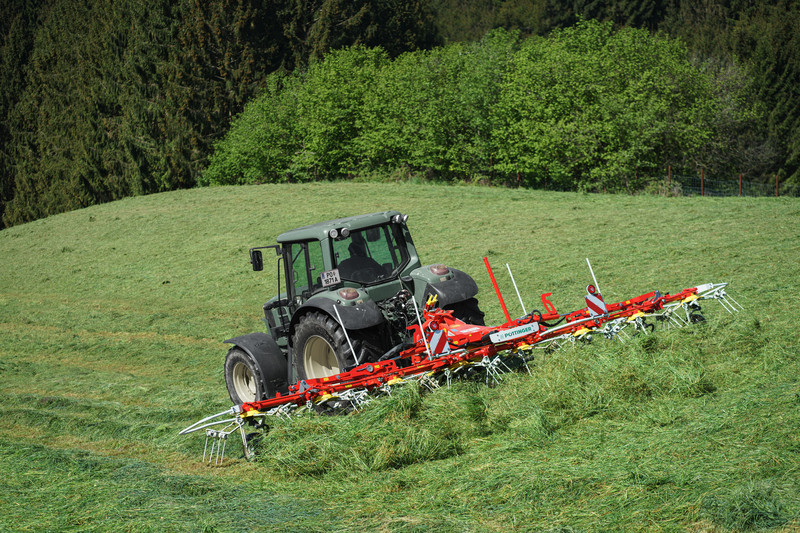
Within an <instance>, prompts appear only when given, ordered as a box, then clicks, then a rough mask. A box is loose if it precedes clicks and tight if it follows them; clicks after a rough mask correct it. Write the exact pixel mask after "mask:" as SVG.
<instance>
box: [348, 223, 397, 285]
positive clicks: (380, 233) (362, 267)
mask: <svg viewBox="0 0 800 533" xmlns="http://www.w3.org/2000/svg"><path fill="white" fill-rule="evenodd" d="M401 242H402V236H401V235H400V228H399V227H398V226H397V225H395V224H388V225H385V226H376V227H374V228H366V229H363V230H356V231H352V232H351V233H350V235H349V236H347V237H345V238H343V239H340V240H335V241H333V257H334V261H335V262H336V266H337V268H338V269H339V277H340V278H341V279H343V280H349V281H355V282H358V283H363V284H369V283H375V282H377V281H382V280H385V279H387V278H391V277H393V276H396V275H397V273H398V272H400V270H401V268H402V267H403V266H404V265H405V264H406V263H407V262H408V252H407V251H406V249H405V247H403V246H401V245H399V244H398V243H401Z"/></svg>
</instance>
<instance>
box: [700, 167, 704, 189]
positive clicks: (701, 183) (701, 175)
mask: <svg viewBox="0 0 800 533" xmlns="http://www.w3.org/2000/svg"><path fill="white" fill-rule="evenodd" d="M700 196H705V194H704V192H703V169H702V168H701V169H700Z"/></svg>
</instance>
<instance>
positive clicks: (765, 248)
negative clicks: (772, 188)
mask: <svg viewBox="0 0 800 533" xmlns="http://www.w3.org/2000/svg"><path fill="white" fill-rule="evenodd" d="M389 208H396V209H399V210H401V211H403V212H406V213H409V214H410V216H411V218H410V221H409V225H410V227H411V230H412V233H413V235H414V238H415V244H416V246H417V248H418V250H419V252H420V255H421V256H422V258H423V261H427V262H434V261H436V262H438V261H442V262H446V263H448V264H450V265H452V266H455V267H457V268H460V269H462V270H465V271H467V272H470V273H471V274H473V276H474V277H475V278H476V279H477V281H478V283H479V286H480V290H481V293H480V296H481V301H482V306H483V308H484V309H485V310H486V311H487V319H488V320H489V321H490V322H500V321H502V312H501V311H500V308H499V305H497V303H496V300H495V299H494V296H493V293H492V290H491V289H490V283H489V280H488V276H487V275H486V274H485V270H484V268H483V261H482V258H483V256H488V257H489V259H490V261H491V262H492V265H493V267H494V270H495V273H496V274H497V276H498V279H499V282H500V284H501V288H502V289H503V291H504V295H505V296H506V299H507V301H508V304H509V307H510V309H511V311H512V314H520V313H521V309H520V307H519V303H518V302H516V301H515V299H514V298H512V297H513V295H514V292H513V288H512V286H511V282H510V280H509V278H508V276H507V274H506V273H505V263H510V264H511V266H512V268H513V270H514V276H515V278H516V280H517V283H518V284H519V286H520V289H521V291H522V293H523V295H524V296H525V298H526V306H527V308H528V310H530V309H531V308H532V307H540V303H537V302H538V295H539V293H542V292H551V291H552V292H553V296H552V297H551V299H552V301H553V302H554V304H555V305H556V306H557V307H558V308H559V310H562V311H563V310H571V309H574V308H577V307H581V306H582V305H583V304H582V295H583V291H584V288H585V286H586V284H588V283H589V281H590V275H589V272H588V268H587V267H586V264H585V258H586V257H589V258H590V259H591V261H592V265H593V267H594V269H595V272H596V273H597V275H598V282H599V285H600V288H601V289H602V291H603V293H604V295H605V297H606V299H607V300H609V299H610V300H618V299H621V298H624V297H626V296H632V295H637V294H640V293H643V292H648V291H650V290H653V289H660V290H662V291H674V290H678V289H680V288H683V287H686V286H692V285H695V284H698V283H705V282H708V281H729V282H731V287H730V292H731V293H732V294H733V295H734V296H735V297H736V298H737V299H738V300H739V301H740V303H742V304H743V305H744V306H745V308H746V312H745V313H740V314H738V315H736V316H731V315H729V314H727V313H726V312H725V311H724V310H723V309H722V308H721V307H719V306H715V305H714V304H707V305H705V306H704V310H705V311H706V316H707V318H708V319H709V320H708V323H707V324H705V325H703V326H700V327H694V328H691V329H688V328H687V329H681V330H674V331H661V332H658V334H657V335H655V336H650V337H647V338H641V339H638V338H637V339H636V340H634V341H632V342H629V343H626V344H620V343H609V342H603V341H595V342H593V343H591V344H590V345H587V346H583V347H580V348H576V349H574V350H572V349H568V350H562V351H559V352H556V353H553V354H550V355H546V356H541V357H538V358H537V359H536V361H535V362H534V364H533V366H532V368H531V370H532V375H530V376H529V375H528V374H526V373H521V374H510V375H505V376H504V379H503V382H502V384H500V385H499V386H496V387H492V388H487V387H485V386H484V385H482V384H479V383H471V382H464V383H457V384H455V385H454V386H452V387H451V388H449V389H446V388H445V389H440V390H439V391H437V392H436V393H433V394H429V393H422V392H421V391H419V390H417V389H414V388H412V387H406V388H404V389H402V390H399V391H397V392H396V393H395V394H394V395H393V396H392V397H391V398H384V399H381V400H379V401H376V402H374V403H373V404H371V405H370V406H369V408H368V409H367V410H365V411H364V412H363V413H360V414H356V415H351V416H345V417H321V416H318V417H305V418H301V419H299V420H296V421H294V422H293V423H291V424H286V423H275V424H274V425H273V427H272V428H271V431H270V434H269V435H268V437H267V438H266V439H265V441H264V442H263V443H262V446H261V448H262V454H261V456H260V459H259V460H258V461H256V462H253V463H247V462H245V461H243V460H233V459H231V460H227V461H226V462H225V464H224V465H223V466H222V467H219V468H212V467H207V466H204V465H201V464H200V462H199V458H200V456H201V454H202V440H203V439H202V438H189V437H179V436H178V435H177V431H178V430H179V429H181V428H183V427H185V426H186V425H188V424H189V423H190V422H193V421H195V420H196V419H198V418H200V417H202V416H205V415H207V414H210V413H213V412H218V411H221V410H223V409H225V408H227V407H228V404H229V402H228V401H227V393H226V392H225V385H224V378H223V374H222V361H223V356H224V353H225V350H226V348H225V346H224V345H223V344H222V343H221V341H222V340H223V339H226V338H229V337H232V336H235V335H238V334H242V333H247V332H250V331H257V330H261V323H260V316H259V314H260V306H261V304H262V303H263V302H264V301H265V300H266V299H267V298H268V297H269V296H271V295H272V294H273V293H274V292H275V290H276V288H277V282H276V279H275V270H274V269H271V268H267V269H266V271H265V272H263V273H259V274H257V273H253V272H251V271H250V270H249V264H248V258H247V254H246V251H247V249H248V248H249V247H250V246H255V245H263V244H270V243H272V242H274V239H275V237H276V236H277V235H278V234H279V233H280V232H282V231H284V230H286V229H289V228H292V227H296V226H299V225H302V224H307V223H311V222H314V221H317V220H322V219H328V218H334V217H339V216H346V215H349V214H356V213H365V212H371V211H376V210H382V209H389ZM798 221H800V204H798V203H797V201H796V200H792V199H748V198H745V199H739V198H729V199H714V198H656V197H646V196H639V197H630V196H599V195H581V194H567V193H546V192H535V191H514V190H502V189H488V188H477V187H445V186H426V185H407V184H399V185H378V184H310V185H302V186H272V185H264V186H252V187H239V188H215V189H198V190H190V191H179V192H173V193H168V194H162V195H153V196H148V197H141V198H135V199H128V200H123V201H120V202H116V203H113V204H107V205H103V206H96V207H92V208H88V209H84V210H81V211H76V212H73V213H68V214H64V215H59V216H55V217H50V218H48V219H44V220H40V221H36V222H33V223H30V224H26V225H22V226H17V227H13V228H10V229H7V230H3V231H2V232H0V473H2V475H3V478H4V490H3V491H0V530H11V531H42V530H50V531H64V530H73V531H126V530H127V531H244V530H262V531H273V530H274V531H322V530H325V531H349V530H390V531H423V530H430V529H434V528H435V529H441V530H447V531H484V530H493V531H506V530H510V529H517V530H550V531H596V530H624V531H645V530H646V531H652V530H656V531H683V530H696V531H728V530H758V529H770V530H785V531H789V530H796V529H797V528H800V518H799V516H800V515H799V513H800V497H799V496H798V494H800V471H799V470H798V467H800V433H799V432H798V429H799V428H800V382H799V381H798V375H799V374H800V372H799V371H800V357H799V354H798V332H797V318H796V317H797V309H798V307H800V298H799V297H798V294H797V290H798V289H797V282H798V277H799V276H798V273H800V270H799V269H798V267H797V265H798V262H799V261H800V230H799V229H798ZM238 453H239V452H238V450H237V449H236V448H233V450H232V451H230V452H229V456H230V457H232V458H235V456H236V455H237V454H238Z"/></svg>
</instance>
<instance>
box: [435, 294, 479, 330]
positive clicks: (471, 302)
mask: <svg viewBox="0 0 800 533" xmlns="http://www.w3.org/2000/svg"><path fill="white" fill-rule="evenodd" d="M445 309H447V310H450V311H453V317H455V318H457V319H459V320H461V321H462V322H466V323H467V324H473V325H475V326H485V325H486V323H485V322H484V321H483V311H481V309H480V307H478V300H476V299H475V298H469V299H467V300H464V301H463V302H457V303H454V304H450V305H447V306H445Z"/></svg>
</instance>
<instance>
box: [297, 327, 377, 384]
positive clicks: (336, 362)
mask: <svg viewBox="0 0 800 533" xmlns="http://www.w3.org/2000/svg"><path fill="white" fill-rule="evenodd" d="M348 335H351V336H350V341H351V342H352V343H353V348H354V349H355V350H356V352H359V351H360V347H361V344H362V343H361V340H360V339H357V338H354V336H353V335H352V334H351V333H350V332H348ZM292 354H293V358H294V365H295V369H296V371H297V378H298V380H304V379H317V378H324V377H328V376H333V375H336V374H338V373H340V372H342V371H344V370H345V369H346V368H350V367H352V366H353V365H355V364H356V361H355V358H354V357H353V354H352V353H351V352H350V346H349V345H348V344H347V338H346V337H345V335H344V329H342V326H340V325H339V323H338V322H337V321H336V320H335V319H333V318H332V317H330V316H328V315H326V314H324V313H317V312H311V313H308V314H307V315H305V316H303V317H302V318H301V319H300V321H299V322H298V323H297V326H295V329H294V335H293V336H292ZM361 362H364V361H361Z"/></svg>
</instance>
